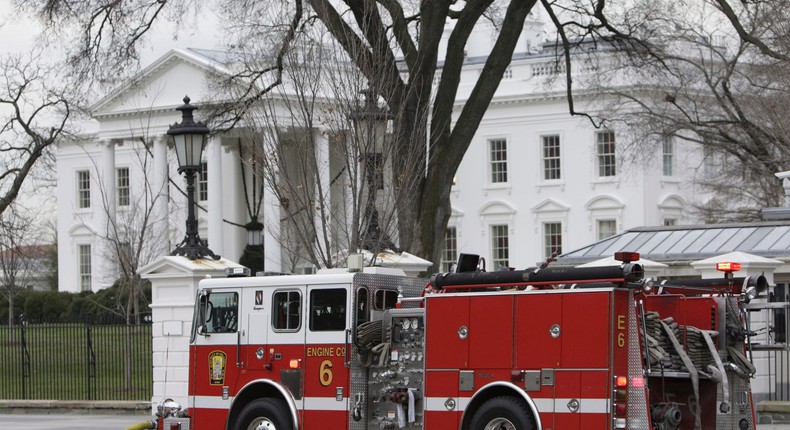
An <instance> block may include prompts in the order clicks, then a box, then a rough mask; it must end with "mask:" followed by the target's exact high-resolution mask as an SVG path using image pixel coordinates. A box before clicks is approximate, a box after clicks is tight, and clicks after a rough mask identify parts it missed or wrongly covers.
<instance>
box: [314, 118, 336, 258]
mask: <svg viewBox="0 0 790 430" xmlns="http://www.w3.org/2000/svg"><path fill="white" fill-rule="evenodd" d="M324 131H325V130H320V129H314V130H313V145H314V148H313V150H314V151H315V164H316V166H317V172H316V175H317V176H318V177H317V178H316V188H317V189H316V190H315V197H316V198H317V199H318V198H323V201H321V202H317V203H316V205H315V206H316V207H321V208H323V209H324V210H325V211H330V210H331V209H332V201H331V199H330V195H331V194H330V191H331V187H330V181H331V180H332V178H330V177H329V175H330V171H331V170H330V169H329V139H327V138H326V136H325V135H324ZM322 215H324V214H322V213H321V211H320V210H316V211H315V214H314V218H315V221H314V223H315V227H316V232H315V234H316V239H317V246H318V247H323V246H324V244H325V243H326V242H325V241H324V235H330V236H331V234H332V232H331V231H325V227H326V228H329V229H330V230H331V227H332V226H331V224H328V223H331V222H334V217H332V216H331V215H330V216H329V218H324V217H323V216H322ZM331 240H332V239H331V237H330V242H331ZM329 246H330V249H326V250H324V252H325V253H326V254H327V255H331V254H332V253H333V252H334V249H331V248H333V247H334V244H333V243H330V245H329Z"/></svg>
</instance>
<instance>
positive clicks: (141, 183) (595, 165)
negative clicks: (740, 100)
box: [57, 17, 704, 291]
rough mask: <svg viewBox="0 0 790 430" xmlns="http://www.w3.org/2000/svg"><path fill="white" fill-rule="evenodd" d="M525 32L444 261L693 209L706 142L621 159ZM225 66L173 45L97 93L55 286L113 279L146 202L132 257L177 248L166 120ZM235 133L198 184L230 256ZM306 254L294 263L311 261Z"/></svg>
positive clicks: (238, 247) (268, 213) (320, 152)
mask: <svg viewBox="0 0 790 430" xmlns="http://www.w3.org/2000/svg"><path fill="white" fill-rule="evenodd" d="M481 31H482V30H481ZM523 37H524V41H523V43H520V44H519V48H518V52H517V53H516V54H515V55H514V60H513V63H512V65H511V67H510V69H509V70H508V72H507V73H506V76H505V79H504V81H503V82H502V84H501V85H500V88H499V90H498V92H497V94H496V96H495V98H494V100H493V101H492V103H491V105H490V107H489V110H488V112H487V114H486V115H485V117H484V118H483V121H482V123H481V125H480V128H479V130H478V133H477V134H476V136H475V137H474V140H473V142H472V144H471V145H470V148H469V150H468V152H467V154H466V156H465V158H464V160H463V162H462V163H461V166H460V168H459V170H458V172H457V175H456V183H455V185H454V186H453V189H452V217H451V219H450V222H449V228H448V231H447V240H446V248H447V250H446V252H445V253H444V256H443V259H442V260H443V261H442V262H443V263H444V265H445V266H448V265H449V264H450V263H451V262H453V261H455V259H456V257H457V254H458V252H459V251H460V252H471V253H479V254H481V255H483V256H485V258H486V259H487V261H488V262H489V266H490V267H497V266H500V265H508V266H517V267H525V266H530V265H534V264H535V263H537V262H540V261H542V260H544V259H545V258H547V257H548V256H549V255H551V253H552V252H554V251H568V250H572V249H575V248H579V247H581V246H584V245H586V244H588V243H591V242H594V241H596V240H599V239H602V238H605V237H607V236H610V235H613V234H616V233H618V232H622V231H623V230H625V229H628V228H631V227H637V226H643V225H672V224H680V223H687V222H689V221H693V220H691V219H690V218H689V214H688V213H687V212H686V211H685V210H684V209H685V208H686V207H687V206H688V204H689V203H690V202H692V201H695V199H701V198H703V197H704V196H700V195H699V194H698V193H696V190H695V189H694V186H693V183H692V182H691V178H692V177H693V175H694V174H695V172H696V169H697V166H699V165H700V164H701V163H699V161H698V160H699V158H700V155H699V154H698V152H699V151H697V150H696V149H695V148H689V147H687V146H682V145H680V144H678V143H675V142H665V143H664V144H663V146H662V147H657V148H655V151H654V152H653V153H650V154H645V157H644V160H643V161H644V163H642V162H640V163H639V164H633V165H628V164H627V163H624V162H623V161H622V160H621V157H620V154H621V149H622V147H623V146H624V145H623V144H624V143H625V142H626V141H627V139H628V132H627V130H613V129H607V130H600V129H595V128H594V127H593V125H592V124H591V123H590V122H589V121H588V120H586V119H585V118H582V117H571V116H570V115H569V114H568V107H567V103H566V100H565V98H564V91H563V89H562V88H557V87H551V86H546V83H545V82H546V77H547V76H548V75H551V74H552V73H555V72H556V68H555V67H554V58H553V57H552V56H550V55H543V54H541V53H540V52H537V51H536V47H537V46H539V41H540V37H542V36H541V32H540V23H539V21H538V20H537V19H535V18H534V17H533V19H530V20H528V21H527V24H526V26H525V32H524V35H523ZM474 40H478V41H479V40H483V39H482V38H475V39H474ZM484 45H485V44H482V45H480V46H477V45H474V44H472V45H470V47H469V52H468V53H467V66H466V71H465V72H464V74H463V77H462V82H461V85H460V89H459V97H458V101H457V103H458V104H459V106H460V105H461V104H463V103H464V100H465V97H466V95H467V94H468V93H469V91H470V90H471V87H472V84H473V83H474V79H475V78H476V76H477V73H478V70H479V68H480V67H482V63H481V60H482V58H483V57H482V55H483V54H484V53H485V50H486V46H484ZM226 67H229V65H228V58H227V56H224V55H222V53H217V52H215V51H206V50H198V49H185V50H174V51H171V52H169V53H168V54H166V55H165V56H163V57H162V58H160V59H158V60H157V61H155V62H154V63H153V64H151V65H150V66H148V67H146V68H145V69H144V70H142V71H141V73H140V74H139V75H138V76H137V77H136V78H135V79H133V80H131V81H130V82H128V83H127V84H126V85H124V86H122V87H120V88H118V89H116V90H115V91H113V92H112V93H110V94H108V95H107V96H106V97H105V98H103V99H102V100H100V101H99V102H97V103H96V104H95V105H94V107H93V115H94V118H95V119H96V121H97V122H98V130H99V131H98V132H97V134H96V135H95V136H90V137H87V138H86V139H85V140H84V141H82V142H70V143H63V144H61V145H60V146H59V148H58V155H57V159H58V167H57V169H58V173H57V174H58V197H59V198H58V243H59V247H60V249H59V267H60V274H59V284H60V287H59V288H60V289H61V290H63V291H80V290H87V289H92V290H97V289H100V288H103V287H106V286H108V285H111V283H112V282H113V281H114V279H116V278H117V273H118V272H117V257H116V256H117V248H119V247H118V246H115V248H116V251H115V252H114V251H113V249H112V248H113V246H111V245H112V243H113V242H110V241H108V240H106V239H107V238H119V239H116V240H115V243H120V248H124V247H131V248H135V244H134V243H130V242H131V241H130V240H129V239H125V238H128V237H135V234H134V233H135V232H136V231H137V230H139V228H140V226H141V224H140V223H139V221H135V220H136V219H139V218H140V217H141V216H142V215H141V210H144V209H145V208H147V207H148V206H151V209H152V210H151V212H150V217H149V218H148V219H149V220H152V221H153V222H149V224H150V228H151V229H154V230H155V231H156V233H155V235H154V237H155V238H156V240H153V241H151V242H150V244H149V245H150V246H148V245H146V246H145V247H144V248H145V249H143V252H142V253H141V255H142V257H141V259H140V260H141V261H139V264H138V266H143V265H145V264H147V263H148V262H150V261H151V260H152V259H153V258H154V257H155V256H157V255H162V254H165V253H167V252H169V251H170V250H172V248H173V246H174V244H176V243H178V242H179V241H180V238H181V237H183V229H184V227H183V224H184V217H185V212H186V211H185V209H184V203H185V198H184V194H183V189H184V181H183V179H182V178H181V177H180V175H178V174H177V172H176V165H175V162H174V155H173V153H172V149H171V148H169V145H170V144H169V141H168V138H167V136H166V131H167V128H168V125H169V124H172V123H174V122H176V121H179V120H180V117H179V113H178V112H177V111H176V110H175V107H177V106H178V105H179V104H180V101H181V99H182V98H183V97H184V95H185V94H188V95H189V96H190V97H191V98H192V100H193V102H194V103H195V104H198V105H199V104H201V103H210V100H208V99H207V97H208V94H209V93H208V91H207V89H206V88H207V82H208V81H207V79H208V75H209V74H211V73H216V72H219V73H223V72H226ZM200 113H201V112H200V111H199V110H198V111H197V112H196V114H195V115H196V117H197V118H198V119H199V118H200ZM316 134H317V135H320V134H321V133H320V131H319V132H316ZM320 139H323V142H325V143H324V144H323V145H319V146H318V147H317V148H316V149H315V151H316V153H317V154H316V159H318V160H329V161H331V159H332V158H331V157H330V156H329V155H328V153H329V143H328V140H327V138H325V137H323V138H320ZM236 141H237V136H234V135H232V134H224V135H218V136H214V137H213V138H212V139H211V140H210V141H209V143H208V145H207V148H206V151H205V152H204V158H205V160H206V163H205V167H204V171H203V172H202V173H203V175H202V179H201V181H200V184H199V185H198V192H197V193H198V197H199V198H198V200H200V203H199V210H198V215H199V219H200V223H199V225H200V234H201V237H202V238H204V239H207V240H208V244H209V247H210V248H211V249H212V250H213V251H214V252H215V253H217V254H220V255H222V256H224V257H227V258H228V259H230V260H233V261H238V259H239V257H240V255H241V252H242V250H243V248H244V246H245V244H246V239H245V235H246V231H245V230H244V228H242V226H244V225H245V224H246V223H248V222H250V219H249V216H248V215H247V214H246V213H245V207H244V204H243V201H244V194H243V193H244V191H243V180H242V170H243V168H242V163H241V162H240V161H241V160H240V159H239V153H238V149H237V145H236ZM143 142H145V143H143ZM329 161H327V162H329ZM333 174H334V171H333V169H332V168H331V166H330V168H328V169H324V171H323V173H322V175H323V176H326V177H322V178H317V180H318V181H321V182H324V183H328V182H329V180H330V177H331V176H332V175H333ZM207 178H210V179H207ZM146 199H148V200H146ZM268 203H269V204H267V205H265V209H264V213H263V214H262V218H265V219H268V220H277V219H280V217H281V211H280V209H281V208H279V201H277V200H276V199H273V198H272V196H269V200H268ZM259 221H260V220H259ZM149 224H146V225H149ZM113 226H117V227H118V228H113ZM280 242H281V241H280V238H279V231H278V229H277V228H267V229H265V233H264V248H265V250H266V265H265V266H266V269H267V270H273V271H280V270H293V264H290V263H286V262H285V261H284V259H283V248H282V244H281V243H280ZM299 264H301V265H302V266H297V267H296V269H297V270H300V271H311V270H313V269H314V268H312V267H307V266H305V265H304V262H301V263H299Z"/></svg>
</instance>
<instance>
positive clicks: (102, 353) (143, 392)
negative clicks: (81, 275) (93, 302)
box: [0, 322, 153, 400]
mask: <svg viewBox="0 0 790 430" xmlns="http://www.w3.org/2000/svg"><path fill="white" fill-rule="evenodd" d="M151 346H152V345H151V324H140V325H127V324H107V325H104V324H91V323H84V322H83V323H62V324H31V323H24V322H23V323H20V324H18V325H13V326H0V357H2V361H0V399H8V400H15V399H38V400H150V399H151V396H152V393H153V376H152V351H151Z"/></svg>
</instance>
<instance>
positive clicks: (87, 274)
mask: <svg viewBox="0 0 790 430" xmlns="http://www.w3.org/2000/svg"><path fill="white" fill-rule="evenodd" d="M77 251H78V254H79V270H80V291H91V246H90V245H77Z"/></svg>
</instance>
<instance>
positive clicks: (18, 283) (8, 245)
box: [0, 205, 44, 341]
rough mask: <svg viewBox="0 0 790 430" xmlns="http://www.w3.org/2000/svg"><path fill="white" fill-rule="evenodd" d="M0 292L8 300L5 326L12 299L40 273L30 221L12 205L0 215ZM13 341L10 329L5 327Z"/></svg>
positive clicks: (11, 312) (10, 321)
mask: <svg viewBox="0 0 790 430" xmlns="http://www.w3.org/2000/svg"><path fill="white" fill-rule="evenodd" d="M0 231H2V233H0V294H2V295H3V296H5V297H6V299H7V300H8V327H9V328H11V327H13V326H14V306H15V298H16V296H17V295H18V294H19V292H20V291H21V290H23V289H25V288H27V286H28V285H31V282H32V281H33V280H34V278H35V277H37V276H40V275H41V270H42V267H41V264H40V263H41V261H42V260H43V257H44V256H43V255H41V252H39V250H40V247H36V246H34V245H36V241H35V240H34V239H33V238H35V235H34V234H33V223H32V222H31V219H29V218H28V217H26V216H25V215H23V214H22V213H21V212H20V211H19V210H17V208H16V206H15V205H12V206H11V207H10V208H9V209H8V210H7V211H5V212H3V213H2V214H0ZM9 335H10V336H11V340H12V341H13V335H14V331H13V330H9Z"/></svg>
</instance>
